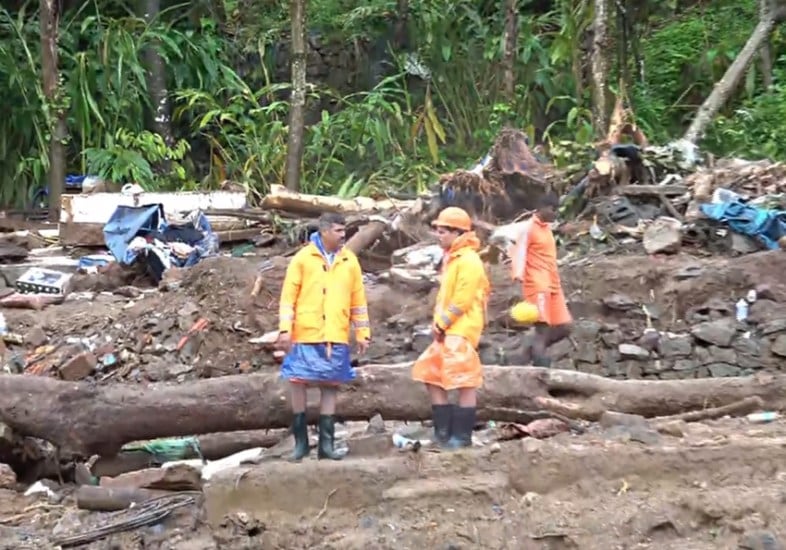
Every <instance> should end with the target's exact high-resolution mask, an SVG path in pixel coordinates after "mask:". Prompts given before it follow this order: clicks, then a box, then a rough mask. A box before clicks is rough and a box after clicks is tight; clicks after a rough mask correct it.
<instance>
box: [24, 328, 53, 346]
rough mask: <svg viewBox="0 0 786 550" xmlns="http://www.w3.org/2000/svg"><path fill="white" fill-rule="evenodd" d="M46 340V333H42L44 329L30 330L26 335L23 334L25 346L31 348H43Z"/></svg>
mask: <svg viewBox="0 0 786 550" xmlns="http://www.w3.org/2000/svg"><path fill="white" fill-rule="evenodd" d="M48 339H49V337H48V336H47V335H46V332H44V329H43V328H41V327H39V326H35V327H33V328H31V329H30V330H29V331H28V333H27V334H25V344H27V345H28V346H30V347H31V348H37V347H39V346H43V345H44V344H46V341H47V340H48Z"/></svg>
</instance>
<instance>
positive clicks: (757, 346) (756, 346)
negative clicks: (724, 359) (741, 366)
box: [731, 335, 761, 357]
mask: <svg viewBox="0 0 786 550" xmlns="http://www.w3.org/2000/svg"><path fill="white" fill-rule="evenodd" d="M731 347H732V348H733V349H734V351H736V352H737V353H739V354H740V355H753V356H755V357H758V356H759V355H761V340H759V339H758V338H751V337H750V336H745V335H743V336H740V337H739V338H737V339H735V340H734V342H732V344H731Z"/></svg>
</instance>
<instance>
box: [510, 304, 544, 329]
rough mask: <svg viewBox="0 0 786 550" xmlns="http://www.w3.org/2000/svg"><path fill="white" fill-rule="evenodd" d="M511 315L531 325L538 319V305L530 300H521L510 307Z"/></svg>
mask: <svg viewBox="0 0 786 550" xmlns="http://www.w3.org/2000/svg"><path fill="white" fill-rule="evenodd" d="M510 317H511V318H512V319H513V320H514V321H516V322H517V323H520V324H522V325H531V324H532V323H535V322H536V321H537V320H538V317H539V314H538V307H537V306H536V305H535V304H532V303H530V302H519V303H518V304H516V305H515V306H513V307H512V308H510Z"/></svg>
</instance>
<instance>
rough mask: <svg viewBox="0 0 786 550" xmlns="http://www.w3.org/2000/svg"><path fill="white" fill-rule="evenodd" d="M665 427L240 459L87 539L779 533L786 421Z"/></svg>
mask: <svg viewBox="0 0 786 550" xmlns="http://www.w3.org/2000/svg"><path fill="white" fill-rule="evenodd" d="M670 432H671V434H661V435H660V436H658V437H657V438H656V439H655V440H653V441H650V442H649V443H642V442H639V441H634V440H631V439H630V438H631V437H635V435H633V432H632V431H631V432H629V433H628V432H626V430H625V429H623V430H607V431H600V430H595V431H593V432H592V433H589V434H585V435H581V436H572V435H569V434H562V435H559V436H556V437H554V438H551V439H549V440H534V439H524V440H519V441H512V442H507V443H503V444H501V445H498V444H493V443H491V444H487V445H485V446H481V447H478V448H475V449H472V450H468V451H462V452H458V453H449V454H433V453H426V452H422V453H419V454H412V453H402V452H399V451H395V450H394V451H390V452H389V453H388V455H387V456H385V457H368V458H366V457H360V458H347V459H346V460H345V461H343V462H340V463H335V462H332V463H326V462H317V461H316V460H308V461H306V462H304V463H301V464H291V463H287V462H282V461H276V462H271V463H268V464H263V465H257V466H241V467H240V468H238V469H235V470H231V471H227V472H225V473H223V474H221V475H220V476H219V477H218V478H216V479H214V480H212V481H211V482H210V483H209V484H208V485H207V487H206V488H205V495H206V496H205V500H204V506H203V507H201V508H194V509H189V510H187V511H182V512H177V513H176V514H175V515H173V516H172V517H170V518H169V519H167V520H165V521H164V522H163V523H161V524H159V525H155V526H152V527H144V528H141V529H139V530H137V531H135V532H133V533H125V534H119V535H113V536H111V537H110V538H108V539H105V540H104V541H101V542H95V543H93V544H91V545H89V546H86V547H85V548H92V549H96V550H97V549H108V548H150V549H162V550H163V549H178V550H208V549H219V548H221V549H224V548H231V549H249V550H250V549H252V548H253V549H256V548H260V549H268V548H269V549H273V548H276V549H290V548H292V549H295V548H302V549H306V548H322V549H339V548H341V549H344V548H346V549H353V548H357V549H362V548H380V549H414V548H423V547H429V548H437V549H448V548H453V549H459V548H461V549H469V548H489V549H511V550H512V549H521V548H524V549H533V550H534V549H538V550H541V549H542V550H546V549H549V550H550V549H568V548H581V549H585V548H586V549H599V550H600V549H633V548H642V549H645V548H646V549H658V550H659V549H663V550H666V549H670V548H680V549H688V550H705V549H706V550H716V549H727V548H728V549H733V548H750V549H775V548H782V546H778V545H777V544H775V543H772V541H775V540H778V537H782V536H784V535H786V515H785V514H783V513H782V511H783V509H784V505H786V470H784V468H783V464H784V459H786V446H784V443H786V424H784V423H773V424H770V425H764V426H757V425H751V424H747V423H746V422H745V421H744V420H734V419H727V420H719V421H715V422H709V423H702V424H690V425H685V424H683V425H678V426H673V427H672V428H671V429H670ZM476 439H480V438H476ZM612 457H613V458H612ZM16 514H20V517H17V518H16V519H15V522H17V523H20V524H21V525H20V526H19V527H10V526H9V527H3V528H2V529H0V537H2V541H3V542H2V544H3V545H2V546H0V547H2V548H8V549H11V548H51V545H48V544H47V543H46V537H47V536H48V535H50V534H51V533H52V532H54V533H55V534H63V533H68V532H73V531H79V530H85V529H87V528H89V527H91V526H93V525H97V524H100V523H101V521H102V519H101V518H102V517H103V515H102V514H98V513H94V512H93V513H91V512H77V511H75V510H74V509H73V508H72V506H71V505H70V504H69V498H68V497H66V498H65V499H64V500H63V501H62V502H61V503H59V504H46V503H42V498H41V497H19V496H17V495H16V494H14V493H11V492H8V491H6V492H5V494H4V495H3V498H2V499H0V517H3V518H8V517H11V516H14V515H16ZM104 521H105V520H104ZM767 541H770V542H769V543H768V542H767ZM426 545H427V546H426Z"/></svg>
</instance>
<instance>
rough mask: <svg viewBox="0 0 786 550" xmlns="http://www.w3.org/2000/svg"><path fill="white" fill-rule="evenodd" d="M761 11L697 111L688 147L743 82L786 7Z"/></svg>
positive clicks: (772, 5)
mask: <svg viewBox="0 0 786 550" xmlns="http://www.w3.org/2000/svg"><path fill="white" fill-rule="evenodd" d="M763 11H764V13H765V14H766V18H765V19H761V20H760V21H759V23H758V25H756V28H755V29H753V32H752V33H751V35H750V38H748V41H747V42H746V43H745V46H744V47H743V48H742V50H741V51H740V53H738V54H737V57H736V58H735V59H734V62H733V63H732V64H731V65H730V66H729V68H728V69H726V73H725V74H724V75H723V77H722V78H721V79H720V80H719V81H718V82H716V83H715V87H714V88H713V89H712V93H711V94H710V95H709V97H707V99H705V100H704V103H702V104H701V107H699V110H698V111H696V116H695V117H694V118H693V122H691V124H690V126H689V127H688V130H687V131H686V132H685V136H683V139H685V140H687V141H689V142H690V143H697V142H698V141H699V140H701V138H702V137H704V132H705V131H706V130H707V127H708V126H709V125H710V123H711V122H712V119H713V118H714V117H715V115H716V114H717V113H718V111H720V110H721V108H723V105H724V104H725V103H726V101H727V100H728V99H729V97H730V96H731V94H732V93H733V92H734V90H735V89H736V88H737V86H738V85H739V83H740V81H741V80H742V79H743V78H744V76H745V71H746V70H747V69H748V67H749V66H750V64H751V62H752V61H753V58H754V57H755V56H756V52H758V51H759V49H760V48H761V47H762V45H763V44H764V43H765V41H767V40H768V39H769V37H770V34H772V31H773V30H774V29H775V27H776V26H777V25H778V24H779V23H780V22H781V21H783V19H784V18H786V3H784V2H783V1H782V0H780V1H778V2H777V3H775V2H772V1H770V4H769V9H767V10H763Z"/></svg>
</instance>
